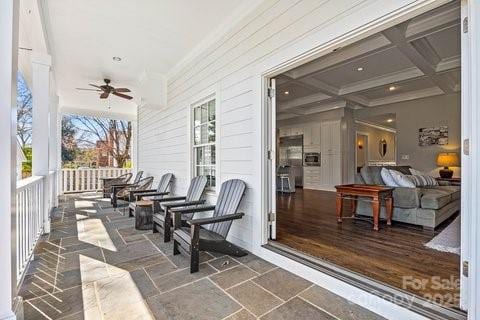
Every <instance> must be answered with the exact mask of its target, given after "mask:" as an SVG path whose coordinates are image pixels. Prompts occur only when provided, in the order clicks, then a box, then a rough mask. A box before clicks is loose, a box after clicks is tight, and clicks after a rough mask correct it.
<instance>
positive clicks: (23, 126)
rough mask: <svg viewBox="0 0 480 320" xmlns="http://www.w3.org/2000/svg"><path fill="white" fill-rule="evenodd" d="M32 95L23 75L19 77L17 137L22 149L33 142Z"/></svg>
mask: <svg viewBox="0 0 480 320" xmlns="http://www.w3.org/2000/svg"><path fill="white" fill-rule="evenodd" d="M32 117H33V115H32V93H31V92H30V90H29V89H28V86H27V83H26V82H25V80H24V79H23V77H22V75H20V74H18V75H17V136H18V139H19V140H20V143H21V145H22V147H23V148H24V147H26V146H27V145H30V144H31V142H32Z"/></svg>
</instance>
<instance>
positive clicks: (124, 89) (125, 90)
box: [113, 88, 131, 92]
mask: <svg viewBox="0 0 480 320" xmlns="http://www.w3.org/2000/svg"><path fill="white" fill-rule="evenodd" d="M113 91H114V92H131V91H130V89H128V88H115V89H113Z"/></svg>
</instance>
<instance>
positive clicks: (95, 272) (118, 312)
mask: <svg viewBox="0 0 480 320" xmlns="http://www.w3.org/2000/svg"><path fill="white" fill-rule="evenodd" d="M79 259H80V271H81V279H82V296H83V306H84V314H83V315H84V318H85V319H122V318H125V317H127V318H128V319H153V317H152V315H151V313H150V310H149V309H148V307H147V304H146V302H145V300H144V299H143V297H142V294H141V293H140V291H139V290H138V288H137V285H136V284H135V281H134V280H133V279H132V277H131V275H130V273H129V272H127V271H125V270H123V269H121V268H117V267H115V266H112V265H110V264H107V263H104V262H102V261H98V260H95V259H92V258H89V257H87V256H84V255H80V256H79Z"/></svg>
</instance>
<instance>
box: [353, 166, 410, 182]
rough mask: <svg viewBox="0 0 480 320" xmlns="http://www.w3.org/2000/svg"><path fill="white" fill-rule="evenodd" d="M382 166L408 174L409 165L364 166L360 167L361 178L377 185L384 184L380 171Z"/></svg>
mask: <svg viewBox="0 0 480 320" xmlns="http://www.w3.org/2000/svg"><path fill="white" fill-rule="evenodd" d="M382 168H387V169H389V170H395V171H398V172H401V173H403V174H406V175H409V174H410V168H411V167H410V166H384V167H382V166H365V167H363V168H362V169H360V175H361V176H362V178H363V180H364V181H365V183H366V184H377V185H382V186H383V185H385V183H384V182H383V179H382V175H381V173H380V172H381V171H382Z"/></svg>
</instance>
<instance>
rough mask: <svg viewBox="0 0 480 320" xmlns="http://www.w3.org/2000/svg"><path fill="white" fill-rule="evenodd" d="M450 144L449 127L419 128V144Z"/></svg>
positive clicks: (422, 145) (423, 145)
mask: <svg viewBox="0 0 480 320" xmlns="http://www.w3.org/2000/svg"><path fill="white" fill-rule="evenodd" d="M445 144H448V127H447V126H440V127H430V128H420V129H418V145H419V146H421V147H426V146H432V145H445Z"/></svg>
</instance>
